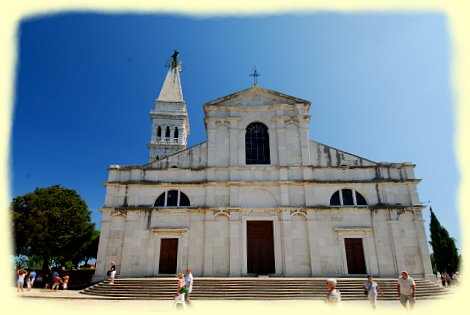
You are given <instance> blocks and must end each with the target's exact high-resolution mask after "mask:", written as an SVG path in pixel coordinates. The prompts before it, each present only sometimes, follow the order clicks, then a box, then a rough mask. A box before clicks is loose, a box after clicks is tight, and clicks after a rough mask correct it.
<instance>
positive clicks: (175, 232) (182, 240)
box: [152, 228, 189, 276]
mask: <svg viewBox="0 0 470 315" xmlns="http://www.w3.org/2000/svg"><path fill="white" fill-rule="evenodd" d="M188 230H189V229H187V228H154V229H152V232H153V235H154V241H155V254H154V255H153V257H154V264H153V275H154V276H162V274H160V270H159V268H160V247H161V244H162V238H177V239H178V250H177V258H176V273H178V272H180V270H181V267H182V266H183V249H184V248H187V246H185V245H186V243H187V235H188V234H187V233H186V232H188Z"/></svg>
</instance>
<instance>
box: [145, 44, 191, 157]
mask: <svg viewBox="0 0 470 315" xmlns="http://www.w3.org/2000/svg"><path fill="white" fill-rule="evenodd" d="M178 55H179V52H178V51H176V50H175V51H174V52H173V55H172V56H171V60H170V61H168V68H169V70H168V73H167V75H166V78H165V81H164V82H163V86H162V89H161V91H160V95H159V96H158V98H157V99H156V100H155V101H154V104H155V106H154V108H153V110H151V111H150V119H151V120H152V136H151V140H150V143H149V144H148V145H147V146H148V148H149V159H148V161H149V162H152V161H155V160H158V159H162V158H164V157H166V156H168V155H171V154H173V153H176V152H178V151H181V150H184V149H186V141H187V137H188V135H189V121H188V111H187V109H186V103H185V102H184V99H183V90H182V88H181V79H180V72H181V68H182V63H181V61H179V59H178Z"/></svg>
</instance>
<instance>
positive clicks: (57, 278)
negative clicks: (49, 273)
mask: <svg viewBox="0 0 470 315" xmlns="http://www.w3.org/2000/svg"><path fill="white" fill-rule="evenodd" d="M61 283H62V279H61V278H60V276H59V275H57V276H55V278H54V284H53V285H52V289H51V290H56V291H57V290H58V289H59V285H60V284H61Z"/></svg>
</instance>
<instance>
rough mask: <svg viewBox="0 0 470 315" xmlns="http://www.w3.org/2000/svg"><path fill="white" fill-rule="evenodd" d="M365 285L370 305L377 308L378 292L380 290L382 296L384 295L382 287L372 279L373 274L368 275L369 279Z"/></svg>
mask: <svg viewBox="0 0 470 315" xmlns="http://www.w3.org/2000/svg"><path fill="white" fill-rule="evenodd" d="M363 287H364V293H365V294H366V295H367V297H368V298H369V302H370V305H371V306H372V308H373V309H375V308H376V304H377V295H378V292H380V294H381V296H382V297H383V296H384V293H383V291H382V288H381V287H380V286H379V284H378V283H377V282H375V281H374V280H373V279H372V275H368V276H367V281H366V282H364V285H363Z"/></svg>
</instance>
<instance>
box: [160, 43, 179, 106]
mask: <svg viewBox="0 0 470 315" xmlns="http://www.w3.org/2000/svg"><path fill="white" fill-rule="evenodd" d="M179 54H180V53H179V51H177V50H174V51H173V55H171V59H170V60H168V68H169V69H168V73H167V75H166V78H165V81H164V82H163V86H162V89H161V90H160V95H159V96H158V98H157V100H160V101H169V102H183V91H182V89H181V79H180V72H181V68H182V63H181V61H180V60H179V58H178V56H179Z"/></svg>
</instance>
